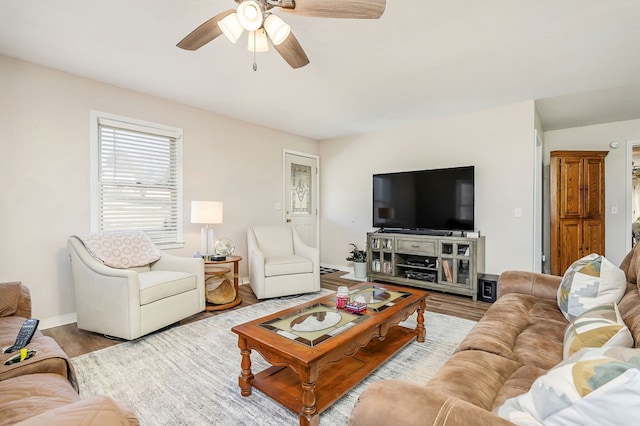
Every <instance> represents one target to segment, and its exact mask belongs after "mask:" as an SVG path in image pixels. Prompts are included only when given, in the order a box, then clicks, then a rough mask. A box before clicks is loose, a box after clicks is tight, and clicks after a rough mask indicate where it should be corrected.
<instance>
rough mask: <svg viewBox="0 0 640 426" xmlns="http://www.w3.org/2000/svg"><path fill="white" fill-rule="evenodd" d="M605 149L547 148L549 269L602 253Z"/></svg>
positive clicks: (555, 271)
mask: <svg viewBox="0 0 640 426" xmlns="http://www.w3.org/2000/svg"><path fill="white" fill-rule="evenodd" d="M607 154H608V151H551V169H550V194H549V198H550V206H551V217H550V219H551V273H552V274H554V275H563V274H564V273H565V271H566V270H567V268H568V267H569V266H571V264H572V263H573V262H574V261H576V260H578V259H580V258H581V257H583V256H586V255H588V254H591V253H598V254H602V255H604V222H605V199H604V196H605V194H604V159H605V157H606V156H607Z"/></svg>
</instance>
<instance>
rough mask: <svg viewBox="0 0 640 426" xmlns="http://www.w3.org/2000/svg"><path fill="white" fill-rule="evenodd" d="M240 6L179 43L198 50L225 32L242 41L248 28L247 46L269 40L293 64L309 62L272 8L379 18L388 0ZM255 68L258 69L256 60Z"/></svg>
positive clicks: (284, 0) (259, 1)
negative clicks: (243, 34)
mask: <svg viewBox="0 0 640 426" xmlns="http://www.w3.org/2000/svg"><path fill="white" fill-rule="evenodd" d="M235 2H236V3H238V7H237V9H236V10H234V9H229V10H226V11H224V12H222V13H219V14H217V15H216V16H214V17H213V18H211V19H209V20H208V21H206V22H204V23H203V24H202V25H200V26H199V27H198V28H196V29H195V30H193V31H192V32H191V33H189V34H188V35H187V36H186V37H185V38H183V39H182V40H181V41H180V42H179V43H178V44H177V46H178V47H180V48H182V49H186V50H197V49H199V48H201V47H202V46H204V45H205V44H207V43H209V42H210V41H211V40H213V39H215V38H216V37H218V36H219V35H220V34H224V35H225V36H226V37H227V38H228V39H229V40H231V42H233V43H235V42H236V41H238V39H239V38H240V36H241V35H242V33H243V32H244V30H247V31H248V33H249V37H248V42H247V47H248V49H249V50H250V51H252V52H254V54H255V52H263V51H266V50H268V49H269V44H271V45H273V47H274V48H275V49H276V50H277V51H278V53H279V54H280V56H282V58H283V59H284V60H285V61H287V63H288V64H289V65H290V66H291V67H292V68H300V67H303V66H305V65H307V64H308V63H309V58H308V57H307V55H306V53H305V52H304V50H303V49H302V46H301V45H300V43H299V42H298V39H296V37H295V36H294V35H293V33H292V32H291V27H289V25H287V24H286V23H285V22H284V21H283V20H282V19H281V18H280V17H279V16H277V15H274V14H273V13H272V10H273V9H274V8H280V10H282V11H283V12H286V13H290V14H293V15H300V16H312V17H317V18H346V19H378V18H380V16H382V13H383V12H384V9H385V6H386V0H235ZM253 69H254V70H256V69H257V68H256V64H255V62H254V65H253Z"/></svg>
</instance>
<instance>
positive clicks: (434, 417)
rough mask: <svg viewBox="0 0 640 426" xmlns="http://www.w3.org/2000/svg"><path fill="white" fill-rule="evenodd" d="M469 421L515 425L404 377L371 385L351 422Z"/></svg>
mask: <svg viewBox="0 0 640 426" xmlns="http://www.w3.org/2000/svg"><path fill="white" fill-rule="evenodd" d="M469 424H473V425H476V426H483V425H486V426H489V425H492V426H493V425H498V426H501V425H513V423H511V422H509V421H507V420H505V419H502V418H500V417H498V416H496V415H495V414H493V413H491V412H490V411H487V410H485V409H483V408H480V407H478V406H476V405H473V404H471V403H469V402H466V401H463V400H461V399H458V398H455V397H453V396H450V395H447V394H445V393H442V392H439V391H436V390H433V389H429V388H426V387H424V386H419V385H416V384H413V383H407V382H403V381H400V380H382V381H379V382H375V383H373V384H371V385H369V386H367V388H366V389H365V390H364V391H363V392H362V394H360V397H359V398H358V401H357V402H356V404H355V406H354V407H353V411H352V412H351V416H350V418H349V426H359V425H366V426H378V425H379V426H383V425H384V426H387V425H403V426H413V425H415V426H418V425H420V426H425V425H439V426H457V425H460V426H466V425H469Z"/></svg>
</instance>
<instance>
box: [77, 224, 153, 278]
mask: <svg viewBox="0 0 640 426" xmlns="http://www.w3.org/2000/svg"><path fill="white" fill-rule="evenodd" d="M77 237H78V239H79V240H80V241H82V243H83V244H84V246H85V247H86V248H87V251H88V252H89V253H91V255H92V256H93V257H95V258H96V259H97V260H98V261H100V262H102V263H103V264H105V265H107V266H110V267H112V268H118V269H127V268H133V267H136V266H145V265H148V264H149V263H152V262H155V261H156V260H158V259H160V257H161V256H162V252H161V251H160V249H158V247H156V245H155V244H153V242H152V241H151V239H150V238H149V237H148V236H147V234H145V233H144V232H142V231H111V232H96V233H90V234H82V235H78V236H77Z"/></svg>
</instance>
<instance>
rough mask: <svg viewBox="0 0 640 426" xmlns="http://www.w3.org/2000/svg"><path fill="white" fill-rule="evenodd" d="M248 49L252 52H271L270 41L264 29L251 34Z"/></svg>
mask: <svg viewBox="0 0 640 426" xmlns="http://www.w3.org/2000/svg"><path fill="white" fill-rule="evenodd" d="M247 49H249V51H250V52H267V51H268V50H269V40H267V34H266V33H265V32H264V29H262V28H260V29H259V30H256V31H251V32H250V33H249V38H248V40H247Z"/></svg>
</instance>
